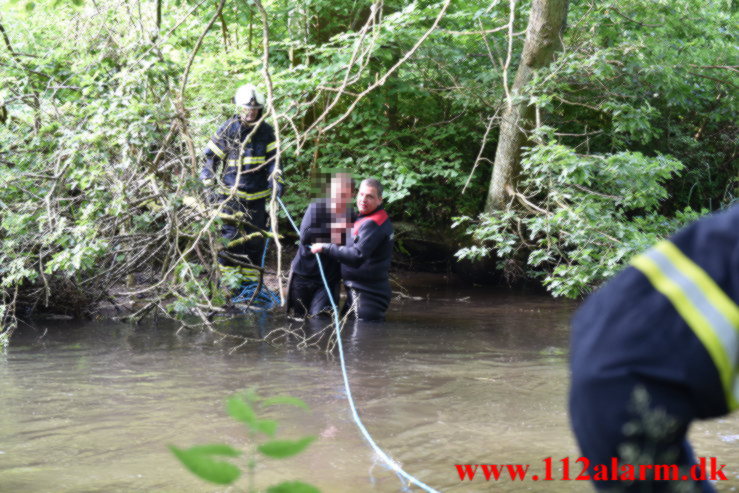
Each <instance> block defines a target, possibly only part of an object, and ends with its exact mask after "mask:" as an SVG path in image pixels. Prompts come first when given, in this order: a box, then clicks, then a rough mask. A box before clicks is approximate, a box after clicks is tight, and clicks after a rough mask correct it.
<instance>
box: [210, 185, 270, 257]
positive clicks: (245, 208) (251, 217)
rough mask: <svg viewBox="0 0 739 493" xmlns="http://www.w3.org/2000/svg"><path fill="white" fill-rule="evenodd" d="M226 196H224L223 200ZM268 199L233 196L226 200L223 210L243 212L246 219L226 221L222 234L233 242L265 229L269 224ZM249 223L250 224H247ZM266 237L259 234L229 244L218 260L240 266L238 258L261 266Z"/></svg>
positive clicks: (229, 212) (231, 212) (226, 211)
mask: <svg viewBox="0 0 739 493" xmlns="http://www.w3.org/2000/svg"><path fill="white" fill-rule="evenodd" d="M225 199H226V197H225V196H222V197H221V200H225ZM265 204H266V199H259V200H245V199H240V198H233V199H230V200H228V202H226V205H225V206H224V207H223V212H225V213H226V214H236V213H238V212H241V213H243V214H244V216H245V217H244V221H236V222H234V221H226V222H224V224H223V226H222V227H221V236H222V237H223V238H225V239H226V240H228V241H229V242H232V241H234V240H237V239H239V238H242V237H243V236H244V235H249V234H251V233H254V232H256V231H258V229H257V228H259V229H265V228H266V226H267V212H266V209H265ZM247 223H249V224H247ZM264 241H265V240H264V237H263V236H261V235H259V236H257V237H255V238H252V239H251V240H249V241H246V242H241V243H237V244H236V245H233V246H228V247H226V248H225V249H224V250H222V251H221V252H220V253H219V255H218V262H219V263H220V264H221V265H225V266H234V267H235V266H238V265H239V264H238V263H237V262H235V260H236V259H238V260H239V261H242V262H246V263H250V264H252V265H255V266H260V265H261V262H262V254H263V252H264Z"/></svg>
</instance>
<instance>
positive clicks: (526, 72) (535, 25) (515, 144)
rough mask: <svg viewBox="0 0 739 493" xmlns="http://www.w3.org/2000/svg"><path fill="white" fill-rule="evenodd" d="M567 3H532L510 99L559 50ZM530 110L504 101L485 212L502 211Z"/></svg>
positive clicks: (542, 0)
mask: <svg viewBox="0 0 739 493" xmlns="http://www.w3.org/2000/svg"><path fill="white" fill-rule="evenodd" d="M567 3H568V0H533V3H532V5H531V15H530V16H529V25H528V28H527V29H526V41H524V45H523V54H522V56H521V62H520V63H519V65H518V71H517V72H516V78H515V80H514V81H513V87H512V88H511V91H510V92H511V98H514V97H515V96H516V94H517V93H519V92H520V91H521V90H522V89H523V88H524V86H526V84H528V82H529V81H530V80H531V78H532V76H533V74H534V71H535V70H536V69H538V68H541V67H546V66H547V65H549V64H550V63H551V62H552V60H553V59H554V54H555V52H556V51H557V50H559V49H560V48H561V41H560V34H561V32H562V30H563V29H564V26H565V21H566V19H567ZM533 119H534V107H533V106H531V105H529V104H528V102H527V101H521V102H512V101H511V100H509V101H507V106H506V108H505V110H504V111H503V116H502V121H501V123H500V134H499V137H498V148H497V150H496V151H495V164H494V165H493V176H492V178H491V179H490V188H489V189H488V196H487V200H486V202H485V212H491V211H493V210H502V209H505V208H506V204H507V202H508V199H509V194H508V190H512V189H513V187H514V186H515V181H516V178H517V175H518V171H519V166H520V162H521V149H522V147H523V146H524V145H525V144H526V141H527V133H528V131H529V130H530V129H531V127H532V122H533Z"/></svg>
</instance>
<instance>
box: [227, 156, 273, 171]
mask: <svg viewBox="0 0 739 493" xmlns="http://www.w3.org/2000/svg"><path fill="white" fill-rule="evenodd" d="M264 160H265V158H264V156H252V157H244V158H241V163H242V164H261V163H263V162H264ZM228 165H229V166H231V167H233V168H237V167H238V166H239V160H238V159H229V160H228Z"/></svg>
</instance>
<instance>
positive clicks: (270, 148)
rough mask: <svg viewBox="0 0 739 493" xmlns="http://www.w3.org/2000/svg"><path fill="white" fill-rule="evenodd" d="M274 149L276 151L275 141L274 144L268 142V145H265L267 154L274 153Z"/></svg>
mask: <svg viewBox="0 0 739 493" xmlns="http://www.w3.org/2000/svg"><path fill="white" fill-rule="evenodd" d="M275 149H277V142H276V141H275V142H270V143H269V144H267V152H270V151H274V150H275Z"/></svg>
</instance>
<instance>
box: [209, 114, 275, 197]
mask: <svg viewBox="0 0 739 493" xmlns="http://www.w3.org/2000/svg"><path fill="white" fill-rule="evenodd" d="M276 147H277V144H276V142H275V133H274V130H273V129H272V127H271V126H270V125H269V124H267V123H265V122H262V123H260V124H259V126H258V127H257V128H256V130H255V129H254V127H253V126H249V125H245V124H243V123H242V122H241V119H240V118H239V116H238V115H234V116H232V117H231V118H229V119H228V120H226V123H224V124H223V125H221V128H219V129H218V131H217V132H216V133H215V134H214V135H213V136H212V137H211V138H210V140H209V141H208V145H207V146H206V147H205V150H204V151H203V154H204V155H205V166H204V167H203V169H202V171H201V172H200V179H201V180H202V181H204V182H209V181H217V177H218V176H219V169H220V167H221V166H224V168H225V169H224V170H222V172H221V173H222V174H221V175H220V180H221V182H220V185H221V191H222V192H223V193H226V194H228V193H229V191H230V190H231V189H232V188H233V186H234V184H236V195H237V196H238V197H240V198H242V199H246V200H258V199H263V198H266V197H268V196H269V195H270V194H271V190H270V189H271V188H272V185H273V184H272V183H271V182H270V175H271V174H272V172H273V171H274V168H275V149H276ZM278 187H282V181H281V179H278Z"/></svg>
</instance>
